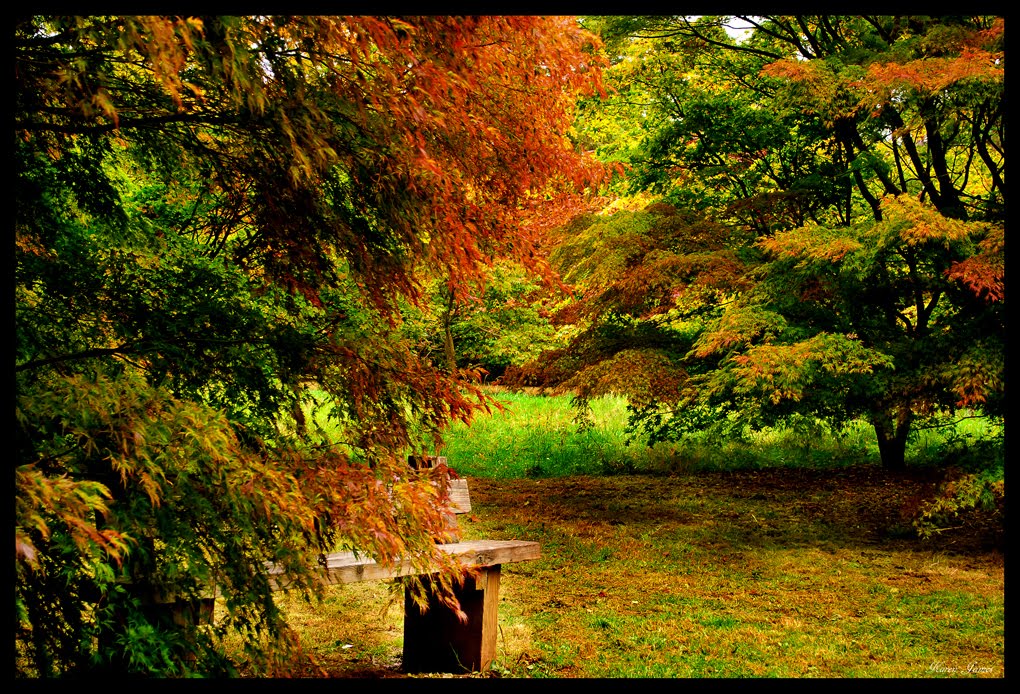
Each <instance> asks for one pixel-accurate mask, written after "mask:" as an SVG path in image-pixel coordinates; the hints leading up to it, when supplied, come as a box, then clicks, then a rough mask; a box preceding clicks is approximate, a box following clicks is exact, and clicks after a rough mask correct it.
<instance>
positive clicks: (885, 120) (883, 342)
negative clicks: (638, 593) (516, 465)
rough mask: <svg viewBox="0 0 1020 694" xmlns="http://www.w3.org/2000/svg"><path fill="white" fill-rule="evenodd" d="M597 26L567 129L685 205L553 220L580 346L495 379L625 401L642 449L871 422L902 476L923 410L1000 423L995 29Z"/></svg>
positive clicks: (681, 23)
mask: <svg viewBox="0 0 1020 694" xmlns="http://www.w3.org/2000/svg"><path fill="white" fill-rule="evenodd" d="M736 20H739V22H741V23H743V24H745V25H746V26H748V27H750V28H751V31H750V33H749V34H748V35H747V36H746V37H745V38H744V39H742V40H739V41H738V40H737V39H735V38H733V37H732V36H731V35H729V34H728V33H727V32H726V31H724V28H725V27H726V26H727V25H729V24H730V23H731V22H732V21H736ZM588 23H589V25H590V26H592V27H593V28H595V29H596V30H597V31H599V32H600V33H601V34H602V35H603V37H604V38H605V40H606V47H607V53H608V55H609V56H610V59H611V67H610V68H609V70H608V71H607V80H608V82H609V83H610V84H611V85H612V86H614V87H615V88H616V91H615V92H614V93H613V94H612V95H610V97H609V98H608V99H606V100H605V101H604V103H603V104H602V105H601V109H602V110H601V111H598V115H597V116H595V115H592V116H591V117H589V118H587V119H586V120H585V121H584V122H583V123H582V124H581V125H579V126H577V127H578V129H579V131H580V132H583V133H585V137H587V138H588V141H590V142H596V143H597V142H600V136H601V131H602V129H603V128H605V134H606V138H607V141H608V140H611V139H612V135H613V134H615V133H620V132H626V131H633V130H634V129H635V128H639V129H641V130H643V132H644V133H645V136H644V137H643V138H642V139H641V141H640V144H639V145H637V146H635V145H633V143H632V142H630V141H628V143H627V144H626V146H621V147H620V148H618V149H613V148H611V147H610V148H607V149H604V150H602V156H605V157H606V158H607V159H612V160H616V159H619V158H626V157H629V159H630V161H629V163H630V164H631V165H632V167H633V168H632V171H633V173H632V175H631V176H630V177H629V182H630V187H629V191H630V192H632V193H643V194H647V193H652V194H657V195H659V196H661V198H662V199H663V200H664V201H665V202H667V203H671V204H673V205H674V206H675V208H678V209H674V211H673V212H671V213H670V212H666V211H665V210H664V209H663V208H664V207H665V206H664V205H662V204H652V205H649V206H648V207H646V208H645V209H644V210H642V211H641V212H627V213H623V212H615V214H612V213H611V212H612V210H610V209H608V208H607V210H605V211H604V212H603V213H602V214H600V215H595V216H592V215H590V216H587V217H581V218H578V219H577V220H575V221H574V222H573V223H572V224H571V225H568V226H566V227H564V229H563V230H562V232H561V235H560V236H559V237H558V238H557V242H558V245H557V247H556V249H555V250H554V252H553V256H552V257H553V258H554V260H556V261H558V263H559V268H560V269H561V271H562V272H563V273H564V276H565V277H566V278H567V279H569V280H571V281H572V282H574V283H575V284H576V287H575V290H576V298H577V301H576V304H574V305H573V306H570V307H568V308H567V309H566V310H565V311H563V313H562V315H563V316H564V321H565V322H575V323H576V325H577V326H578V328H579V330H578V333H577V335H576V336H575V338H574V339H573V341H572V342H571V344H570V346H569V348H567V349H562V350H557V351H554V352H552V353H549V354H546V355H544V356H543V358H542V359H540V360H538V361H537V362H536V363H535V364H533V365H529V366H528V367H526V368H524V369H522V370H521V371H520V372H519V373H513V374H510V376H512V378H508V379H506V380H507V382H508V383H518V384H523V385H541V386H551V387H557V388H564V389H567V388H570V389H575V390H576V392H578V394H579V396H580V397H579V403H580V405H581V407H582V408H583V406H584V403H585V399H586V398H587V397H588V396H589V395H590V394H596V393H599V394H600V393H606V392H620V393H624V394H626V395H627V396H628V398H630V400H631V403H632V406H633V408H634V409H633V417H632V424H633V425H634V428H635V431H643V432H645V433H647V434H649V435H650V436H651V438H652V440H654V441H670V440H674V441H676V440H680V439H681V438H682V437H684V436H690V435H692V434H694V433H695V432H697V431H699V430H701V429H703V428H705V427H706V426H709V425H711V423H713V422H722V424H720V427H722V428H724V429H728V430H730V431H732V432H735V433H739V432H741V431H743V430H744V428H745V427H748V426H750V427H752V428H755V429H762V428H767V427H773V426H784V425H787V424H790V423H792V422H794V421H797V418H799V417H806V418H808V419H812V418H820V419H823V420H825V421H827V422H829V423H831V424H832V425H833V426H834V427H836V428H839V427H840V426H841V425H843V424H845V423H847V422H852V421H855V420H857V419H860V418H863V419H865V420H866V421H869V422H870V423H871V424H872V426H874V428H875V433H876V438H877V440H878V443H879V448H880V451H881V454H882V459H883V461H885V463H886V464H887V465H889V466H891V467H902V465H903V464H904V450H905V449H904V447H905V445H906V442H907V439H908V437H909V435H910V430H911V426H912V424H913V422H914V421H915V420H916V419H917V418H924V417H929V416H934V415H947V414H952V413H953V412H955V411H957V410H959V409H961V408H973V407H979V408H982V410H983V411H984V412H986V413H987V414H989V415H997V414H999V413H1000V412H1001V408H1002V403H1003V402H1004V383H1003V380H1002V373H1003V364H1004V353H1005V319H1004V313H1003V311H1004V303H1003V301H1002V299H1003V297H1004V292H1003V290H1004V283H1003V280H1004V264H1003V257H1004V256H1003V254H1002V253H1003V247H1004V244H1003V238H1004V228H1003V225H1002V216H1001V211H1002V208H1001V202H1002V194H1003V188H1002V186H1001V184H1002V183H1003V177H1002V174H1003V171H1004V168H1003V167H1004V150H1003V148H1002V135H1003V133H1002V120H1001V115H1002V111H1001V108H1002V91H1001V90H1002V75H1003V64H1002V60H1003V56H1002V53H1001V48H1002V46H1001V31H1002V21H1001V18H997V17H971V16H969V17H945V18H931V17H903V18H901V17H864V16H807V15H803V16H779V15H766V16H746V17H743V16H742V17H723V16H718V17H717V16H704V17H698V18H690V17H683V16H655V17H637V18H635V17H599V18H593V19H591V20H588ZM591 108H592V109H593V110H597V109H594V106H592V107H591ZM613 119H616V120H618V121H626V122H625V123H619V122H618V123H612V122H611V121H612V120H613ZM586 128H587V129H586ZM978 152H984V154H978ZM624 153H626V157H624ZM681 230H682V231H681ZM637 355H641V358H640V359H639V358H637Z"/></svg>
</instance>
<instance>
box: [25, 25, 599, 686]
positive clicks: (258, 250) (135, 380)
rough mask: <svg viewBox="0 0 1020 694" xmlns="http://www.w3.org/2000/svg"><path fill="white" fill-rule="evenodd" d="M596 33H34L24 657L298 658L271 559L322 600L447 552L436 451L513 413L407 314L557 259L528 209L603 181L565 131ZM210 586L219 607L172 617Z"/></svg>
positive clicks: (273, 29)
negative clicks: (353, 569)
mask: <svg viewBox="0 0 1020 694" xmlns="http://www.w3.org/2000/svg"><path fill="white" fill-rule="evenodd" d="M596 46H597V40H596V39H594V37H593V36H592V35H590V34H588V33H587V32H585V31H584V30H583V29H581V27H579V26H578V24H577V23H576V22H575V21H574V20H572V19H570V18H564V17H552V16H549V17H525V16H508V17H472V18H461V17H442V16H430V17H404V18H396V17H367V16H364V17H339V16H336V17H334V16H328V17H318V16H301V17H295V16H283V17H281V16H259V17H163V16H141V17H130V16H128V17H121V16H89V17H32V18H24V19H21V20H20V21H19V22H18V23H17V25H16V27H15V32H14V58H15V63H14V67H15V75H16V82H15V94H14V118H13V125H14V130H15V132H14V134H15V146H14V157H15V170H16V177H15V183H14V185H15V201H16V214H15V238H16V249H15V250H16V254H15V259H16V262H15V319H16V328H17V332H16V343H15V357H16V363H15V373H16V387H17V404H16V437H15V446H16V450H17V456H16V457H17V463H16V466H17V467H16V479H17V490H16V491H17V496H16V528H15V532H16V568H17V582H16V597H15V602H16V607H17V617H18V619H17V630H16V642H17V646H18V653H19V661H18V667H19V672H22V673H34V674H36V675H39V676H48V675H54V674H71V673H81V672H86V671H90V670H97V669H104V668H106V669H110V668H112V669H117V670H124V671H131V672H136V673H143V674H160V675H181V674H188V673H202V674H220V675H222V674H235V673H236V672H237V667H238V663H236V662H232V661H231V659H230V658H228V657H227V656H226V655H224V651H223V648H222V643H223V639H224V638H226V637H227V635H228V634H231V633H232V634H236V635H239V636H240V638H241V641H242V643H243V645H244V651H245V653H246V657H247V658H248V660H249V662H248V663H247V665H248V666H249V667H253V668H255V670H256V671H258V672H278V671H280V670H278V668H284V667H286V665H285V663H286V658H287V657H288V656H289V655H291V654H293V653H295V652H296V651H297V650H298V649H299V644H297V643H296V642H295V641H294V637H293V636H292V635H291V632H289V630H288V629H287V627H286V623H285V621H284V618H283V615H281V613H280V612H279V610H278V609H277V608H276V607H275V605H274V603H273V600H272V596H271V593H270V590H269V584H268V580H267V578H266V576H265V574H264V572H263V571H262V570H261V569H262V566H263V562H265V561H274V562H277V563H278V564H281V565H282V566H284V567H285V568H286V569H287V570H288V571H290V572H291V573H292V575H294V576H295V578H296V580H297V583H296V586H297V588H298V589H300V590H303V591H305V592H306V593H307V594H308V595H310V596H311V595H314V594H315V593H316V592H317V591H318V590H319V588H318V587H317V586H318V584H317V582H316V581H315V579H314V577H313V575H312V572H313V571H314V570H315V569H314V565H315V555H316V554H317V553H318V552H320V551H322V550H324V549H330V548H332V547H336V546H340V545H342V546H347V547H353V548H356V549H358V550H359V551H362V552H364V553H366V554H370V555H372V556H375V557H377V558H378V559H379V560H380V561H382V562H387V561H391V560H393V559H394V558H395V557H396V556H398V555H411V556H413V557H415V558H416V560H417V561H420V562H422V563H428V562H435V561H439V562H440V563H442V562H444V561H445V560H444V558H443V557H442V555H441V554H440V553H438V552H436V550H435V548H434V544H433V541H432V536H433V535H434V532H435V531H436V529H437V528H440V527H442V523H443V518H442V515H441V508H440V499H439V498H438V496H437V493H436V487H435V486H434V485H433V484H431V483H430V482H431V480H430V479H429V478H428V477H427V476H422V477H415V476H413V475H411V474H410V473H409V470H408V466H407V464H406V456H407V455H408V454H409V453H421V452H427V451H428V450H429V449H430V448H432V447H433V446H435V445H436V443H437V442H438V441H439V440H440V437H441V433H442V431H443V429H444V428H445V427H446V426H447V425H448V424H449V422H450V421H451V420H454V419H461V420H466V419H468V418H469V417H470V416H471V414H472V413H473V412H474V411H476V410H477V409H478V408H480V407H485V406H486V400H485V398H484V397H483V396H482V395H481V393H480V392H479V391H478V389H477V388H474V387H473V386H472V385H471V384H470V383H468V382H466V381H465V380H463V379H458V378H457V375H456V374H453V373H448V372H447V371H446V370H444V369H443V368H441V367H439V366H437V365H435V364H433V363H432V362H431V361H430V360H429V359H427V358H423V357H422V356H421V355H420V354H419V353H418V351H416V349H415V345H414V344H413V342H412V341H411V340H410V339H409V338H408V335H407V333H406V331H403V330H402V327H401V323H402V320H403V318H402V315H401V311H400V307H401V305H402V304H404V303H406V302H410V303H411V304H414V303H415V302H421V301H423V300H424V297H425V293H424V291H423V287H424V279H425V275H423V268H426V269H428V271H429V272H431V273H433V274H432V275H430V276H435V275H436V274H441V275H442V276H444V277H446V278H447V279H448V281H449V287H450V288H451V290H452V291H453V292H455V293H456V294H458V295H466V294H467V293H468V292H469V291H470V288H471V287H474V286H479V285H480V283H481V282H482V280H483V279H484V276H485V273H484V266H485V265H486V264H488V263H490V262H492V261H493V259H495V258H510V259H515V260H516V261H518V262H520V263H522V264H523V265H524V266H525V267H528V268H530V269H532V270H533V271H536V272H539V273H542V272H546V271H547V270H546V268H545V267H544V266H543V263H542V261H541V258H540V256H539V254H536V253H535V252H534V240H535V234H534V233H532V231H529V230H530V229H532V227H530V226H529V225H528V223H527V220H528V219H530V218H533V217H535V216H536V215H537V216H539V217H543V216H544V215H542V214H541V210H542V209H544V208H546V207H550V206H551V208H556V207H557V206H562V205H563V201H564V200H567V201H569V200H573V199H575V198H576V197H577V193H578V191H580V190H582V189H584V188H585V187H586V186H592V185H595V184H597V183H598V182H599V181H600V180H602V178H601V177H602V176H603V168H602V167H601V165H599V164H597V163H596V162H594V161H593V160H590V159H586V158H585V157H583V156H581V155H580V154H579V153H578V152H577V151H576V150H575V149H574V148H572V147H571V146H570V145H569V143H568V142H567V140H566V133H567V130H568V128H569V126H570V124H571V114H572V109H573V107H574V103H575V100H576V99H577V97H578V96H579V95H582V94H585V93H589V92H591V91H592V90H597V89H598V88H599V86H600V85H599V75H600V67H601V65H600V59H599V57H598V54H597V51H596V50H595V47H596ZM571 204H572V203H569V202H568V203H567V204H566V206H567V207H570V205H571ZM550 214H552V213H550ZM554 218H555V215H554V214H553V215H552V216H550V217H549V219H554ZM519 221H521V224H518V222H519ZM534 228H535V229H537V228H538V227H534ZM312 389H314V390H315V394H314V396H313V394H312V392H311V390H312ZM323 421H328V422H329V429H330V431H328V432H327V431H326V430H325V429H324V427H323ZM445 566H446V567H447V570H446V571H445V572H444V574H443V575H444V581H445V583H444V585H445V586H446V587H447V588H448V587H449V586H450V585H451V582H452V581H454V580H456V578H457V576H458V575H459V574H458V571H457V570H456V569H455V567H453V566H450V563H449V562H447V563H446V564H445ZM419 588H420V586H419ZM212 589H215V590H218V591H219V592H220V594H221V595H222V596H223V598H224V604H225V606H226V611H227V613H226V616H225V617H224V618H223V619H218V620H217V622H216V623H215V624H214V625H196V624H184V625H181V624H177V623H175V622H173V621H172V620H170V619H168V618H167V616H166V615H165V614H161V613H160V612H159V611H158V610H153V608H152V602H153V599H154V596H155V595H158V594H163V595H176V596H179V597H180V598H181V599H187V600H194V599H197V598H199V597H200V596H202V595H204V594H206V593H207V592H208V591H210V590H212ZM96 644H99V647H98V648H97V647H96Z"/></svg>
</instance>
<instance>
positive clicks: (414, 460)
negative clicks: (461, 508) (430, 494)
mask: <svg viewBox="0 0 1020 694" xmlns="http://www.w3.org/2000/svg"><path fill="white" fill-rule="evenodd" d="M407 462H408V464H409V465H410V466H411V468H412V469H414V470H429V469H432V468H436V467H440V466H442V467H443V468H445V467H446V458H445V457H444V456H438V455H421V456H419V455H409V456H407ZM441 479H442V483H444V484H446V493H447V495H452V493H454V491H453V489H452V487H451V484H452V483H453V482H454V480H451V479H450V477H449V475H448V474H444V475H443V476H442V478H441ZM458 489H460V488H458ZM443 521H444V528H443V530H442V532H440V533H438V534H437V535H436V536H435V537H434V538H433V539H434V540H435V541H436V542H438V543H440V544H446V543H449V542H459V541H460V538H461V532H460V526H459V525H458V524H457V513H456V511H454V509H453V508H448V509H447V510H446V511H444V512H443Z"/></svg>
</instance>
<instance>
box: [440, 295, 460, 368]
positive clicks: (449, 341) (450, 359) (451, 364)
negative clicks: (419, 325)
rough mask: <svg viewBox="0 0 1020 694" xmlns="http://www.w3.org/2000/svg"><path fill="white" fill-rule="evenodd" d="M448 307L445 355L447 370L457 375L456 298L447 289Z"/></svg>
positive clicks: (445, 310)
mask: <svg viewBox="0 0 1020 694" xmlns="http://www.w3.org/2000/svg"><path fill="white" fill-rule="evenodd" d="M446 291H447V295H446V296H445V297H444V298H445V299H446V302H445V303H446V306H445V307H444V310H443V317H442V321H443V353H444V355H445V356H446V370H447V371H449V372H450V373H451V374H455V373H457V352H456V350H455V349H454V346H453V331H452V329H451V326H452V325H453V312H454V310H455V308H456V297H455V295H454V293H453V290H452V289H449V288H448V289H447V290H446Z"/></svg>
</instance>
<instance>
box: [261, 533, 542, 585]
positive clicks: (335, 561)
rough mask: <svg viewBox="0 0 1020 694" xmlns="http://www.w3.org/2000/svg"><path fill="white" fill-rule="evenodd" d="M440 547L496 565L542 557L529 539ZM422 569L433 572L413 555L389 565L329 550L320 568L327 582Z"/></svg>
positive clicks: (279, 574)
mask: <svg viewBox="0 0 1020 694" xmlns="http://www.w3.org/2000/svg"><path fill="white" fill-rule="evenodd" d="M436 547H437V548H438V549H440V550H442V551H444V552H446V553H448V554H450V555H453V556H454V557H456V559H457V560H458V561H459V562H460V563H461V564H462V565H464V566H494V565H496V564H507V563H510V562H515V561H529V560H532V559H538V558H540V557H541V550H540V548H539V544H538V543H537V542H529V541H525V540H468V541H465V542H452V543H450V544H446V545H436ZM267 569H268V573H269V579H270V583H271V584H272V586H273V588H274V589H275V590H280V589H282V588H285V587H286V586H287V584H288V583H289V581H288V580H287V578H286V576H285V575H284V574H283V571H282V570H281V569H279V568H278V567H276V566H273V565H270V566H268V567H267ZM421 573H432V572H431V571H428V570H424V571H422V570H420V569H417V568H415V567H414V566H413V564H412V562H411V560H410V558H403V559H400V560H398V561H396V562H395V563H394V564H393V565H390V566H386V565H384V564H379V563H378V562H376V561H375V560H374V559H370V558H368V557H357V556H355V555H354V552H332V553H330V554H327V555H326V566H325V567H323V568H321V569H320V570H319V572H318V574H319V576H320V580H322V582H323V583H326V584H337V583H355V582H357V581H374V580H384V579H388V578H397V577H399V576H411V575H414V574H421Z"/></svg>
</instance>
